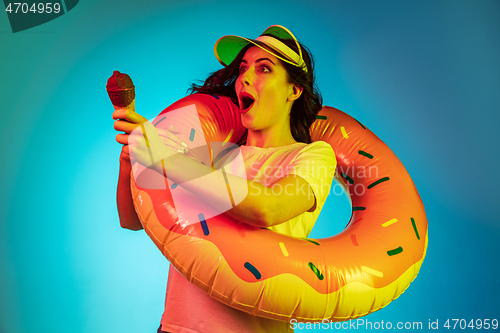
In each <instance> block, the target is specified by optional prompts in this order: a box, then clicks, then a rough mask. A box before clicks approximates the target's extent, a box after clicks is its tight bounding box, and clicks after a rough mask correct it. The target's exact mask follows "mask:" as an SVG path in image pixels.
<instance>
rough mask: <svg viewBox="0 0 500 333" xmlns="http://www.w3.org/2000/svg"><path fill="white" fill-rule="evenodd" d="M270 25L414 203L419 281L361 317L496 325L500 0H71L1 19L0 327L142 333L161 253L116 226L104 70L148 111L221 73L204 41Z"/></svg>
mask: <svg viewBox="0 0 500 333" xmlns="http://www.w3.org/2000/svg"><path fill="white" fill-rule="evenodd" d="M271 24H282V25H284V26H286V27H288V28H289V29H291V30H292V31H293V32H294V33H295V34H296V35H297V37H298V38H299V39H300V40H301V41H302V42H303V43H304V44H306V45H307V46H308V47H309V48H310V49H311V51H312V52H313V54H314V56H315V58H316V63H317V79H318V85H319V87H320V89H321V90H322V93H323V97H324V103H325V104H326V105H331V106H334V107H337V108H340V109H342V110H344V111H346V112H347V113H349V114H351V115H352V116H354V117H356V118H357V119H359V120H360V121H362V122H363V123H364V124H365V125H366V126H368V127H369V128H370V129H371V130H372V131H373V132H374V133H376V134H377V135H378V136H379V137H380V138H381V139H382V140H384V141H385V142H386V143H387V144H388V145H389V147H391V148H392V149H393V150H394V152H395V153H396V155H397V156H398V157H399V158H400V159H401V161H402V162H403V164H404V165H405V166H406V168H407V170H408V172H409V173H410V175H411V176H412V178H413V180H414V182H415V185H416V186H417V189H418V190H419V193H420V195H421V197H422V200H423V202H424V205H425V207H426V212H427V217H428V220H429V247H428V253H427V257H426V259H425V261H424V264H423V266H422V269H421V271H420V274H419V276H418V277H417V279H416V280H415V281H414V282H413V283H412V284H411V286H410V288H409V289H408V290H407V291H406V292H405V293H404V294H402V295H401V296H400V297H399V299H397V300H396V301H394V302H393V303H391V304H389V305H388V306H387V307H386V308H384V309H382V310H380V311H378V312H376V313H374V314H372V315H369V316H368V317H366V318H365V319H366V320H369V321H371V322H380V321H381V320H384V322H388V321H390V322H392V323H393V324H394V325H395V324H396V323H397V322H399V321H401V322H407V321H409V322H414V321H415V322H422V323H423V325H424V327H427V325H428V321H429V319H430V320H432V321H435V320H436V319H439V324H440V326H442V324H443V323H444V321H445V320H446V319H448V318H458V319H462V318H463V319H467V320H468V321H469V320H470V319H492V318H497V319H500V310H499V309H500V301H499V298H500V279H499V273H500V270H499V267H498V264H497V260H498V259H499V252H500V251H499V247H498V244H499V242H500V237H499V235H500V218H499V211H498V207H499V204H500V200H499V195H498V189H499V186H500V177H499V175H498V166H499V162H500V159H499V148H498V144H499V143H500V136H499V130H498V126H499V122H500V116H499V112H500V97H499V96H500V65H499V59H500V37H499V32H500V2H498V1H476V2H472V1H456V0H449V1H418V2H417V1H412V2H410V1H315V2H311V1H290V0H287V1H271V2H270V3H266V2H265V1H252V2H246V3H242V4H236V3H233V2H232V1H217V2H216V1H201V0H199V1H192V0H191V1H183V2H182V4H181V1H178V2H177V1H176V2H175V3H171V2H168V1H156V0H149V1H148V0H146V1H139V0H137V1H129V0H126V1H118V0H113V1H97V0H88V1H80V3H79V4H78V5H77V6H76V7H75V8H74V9H73V10H72V11H71V12H69V13H67V14H66V15H63V16H62V17H60V18H58V19H56V20H54V21H51V22H49V23H47V24H44V25H42V26H39V27H36V28H33V29H30V30H27V31H24V32H20V33H16V34H13V33H12V32H11V30H10V26H9V23H8V20H7V15H6V13H4V14H0V45H1V47H0V59H1V64H0V101H1V109H0V110H1V121H0V126H1V131H0V142H1V143H2V148H1V150H2V160H1V173H0V184H1V189H2V191H1V194H0V198H1V200H0V214H1V215H0V218H1V223H0V281H1V283H0V332H2V333H12V332H15V333H24V332H43V333H45V332H85V333H87V332H88V333H97V332H120V333H129V332H130V333H132V332H134V333H135V332H145V333H146V332H156V329H157V327H158V324H159V320H160V316H161V314H162V310H163V301H164V292H165V286H166V279H167V272H168V263H167V261H166V260H165V259H164V258H163V257H162V255H161V253H160V252H159V251H158V250H157V249H156V248H155V246H154V245H153V243H152V242H151V241H150V240H149V238H148V237H147V236H146V235H145V234H144V232H142V231H141V232H132V231H128V230H123V229H121V228H120V226H119V222H118V217H117V211H116V204H115V190H116V182H117V177H118V166H119V165H118V156H119V153H120V146H119V144H117V143H116V142H115V141H114V136H115V132H114V130H113V121H112V119H111V113H112V111H113V108H112V105H111V103H110V101H109V99H108V96H107V94H106V90H105V84H106V80H107V78H108V77H109V76H110V75H111V74H112V72H113V70H120V71H122V72H125V73H128V74H129V75H130V76H131V77H132V78H133V80H134V83H135V85H136V87H137V89H136V90H137V110H138V112H140V113H142V114H144V115H145V116H147V117H149V118H152V117H154V116H155V115H156V114H158V113H159V112H160V111H161V110H162V109H163V108H165V107H166V106H168V105H169V104H171V103H172V102H174V101H176V100H177V99H179V98H181V97H183V96H184V95H185V93H186V89H187V88H188V85H189V83H191V82H193V81H195V80H196V79H204V78H205V77H206V76H207V74H208V73H209V72H211V71H214V70H216V69H218V68H220V65H219V64H218V62H217V60H216V59H215V57H214V56H213V53H212V48H213V45H214V43H215V41H216V40H217V38H219V37H220V36H222V35H226V34H239V35H244V36H249V37H257V36H258V35H259V34H260V33H261V32H262V31H263V30H264V29H265V28H266V27H267V26H269V25H271ZM329 203H330V205H329V207H328V208H327V209H325V210H324V212H322V217H321V221H319V222H318V225H317V227H316V228H315V230H314V231H313V233H314V235H313V236H314V237H325V236H329V235H333V234H335V233H336V232H338V231H340V230H341V229H342V228H343V227H344V226H345V224H346V223H347V221H348V218H349V206H348V203H347V200H346V199H345V198H342V197H330V198H329ZM441 329H443V328H442V327H441ZM303 331H304V332H306V330H303ZM318 331H320V330H318ZM321 331H323V330H321Z"/></svg>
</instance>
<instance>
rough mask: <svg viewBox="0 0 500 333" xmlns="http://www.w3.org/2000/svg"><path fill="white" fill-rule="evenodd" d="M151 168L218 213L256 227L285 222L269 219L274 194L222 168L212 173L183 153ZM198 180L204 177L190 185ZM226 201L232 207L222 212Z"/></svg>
mask: <svg viewBox="0 0 500 333" xmlns="http://www.w3.org/2000/svg"><path fill="white" fill-rule="evenodd" d="M152 167H153V168H154V169H155V170H156V171H157V172H158V173H160V174H164V173H165V174H166V175H167V177H168V178H169V179H170V180H171V181H173V182H175V183H177V184H179V185H180V186H182V187H184V188H185V189H187V190H188V191H190V192H191V193H193V194H195V195H197V196H199V197H200V198H202V199H203V200H204V201H205V202H207V203H208V204H210V205H211V206H212V207H214V208H215V209H219V210H220V211H221V213H222V212H224V213H225V214H227V215H229V216H231V217H233V218H235V219H237V220H240V221H243V222H246V223H249V224H252V225H255V226H259V227H267V226H270V225H272V224H277V223H281V222H284V221H275V220H273V219H272V218H271V217H272V214H271V212H272V209H271V207H272V205H273V202H274V200H273V195H272V193H271V190H270V189H269V188H267V187H266V186H264V185H262V184H260V183H257V182H255V181H251V180H248V179H245V178H242V177H238V176H234V175H231V174H228V173H227V172H226V171H225V169H224V168H221V169H219V170H215V171H213V170H212V168H211V167H210V166H206V165H204V164H201V163H199V162H197V161H195V160H193V159H191V158H189V157H187V156H184V155H182V154H174V155H172V156H171V157H168V158H167V159H165V160H164V163H163V165H162V163H161V162H158V163H156V164H155V165H154V166H152ZM164 168H165V170H164ZM200 177H204V178H203V182H200V181H192V182H190V180H194V179H198V178H200ZM228 185H229V186H228ZM228 197H229V198H228ZM228 199H229V200H231V202H232V205H231V206H232V208H231V209H229V210H227V211H225V209H224V208H223V207H227V202H228Z"/></svg>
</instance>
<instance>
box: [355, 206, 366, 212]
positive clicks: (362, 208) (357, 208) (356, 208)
mask: <svg viewBox="0 0 500 333" xmlns="http://www.w3.org/2000/svg"><path fill="white" fill-rule="evenodd" d="M365 209H366V207H352V211H353V212H355V211H357V210H365Z"/></svg>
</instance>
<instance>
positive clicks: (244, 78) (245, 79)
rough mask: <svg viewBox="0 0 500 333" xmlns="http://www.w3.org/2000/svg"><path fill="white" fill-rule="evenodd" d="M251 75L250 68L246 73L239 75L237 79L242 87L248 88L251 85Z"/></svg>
mask: <svg viewBox="0 0 500 333" xmlns="http://www.w3.org/2000/svg"><path fill="white" fill-rule="evenodd" d="M251 73H252V71H251V70H250V68H248V69H247V70H246V71H244V72H243V73H241V74H240V77H239V79H240V82H241V83H242V84H243V85H245V86H249V85H251V84H252V83H253V75H251Z"/></svg>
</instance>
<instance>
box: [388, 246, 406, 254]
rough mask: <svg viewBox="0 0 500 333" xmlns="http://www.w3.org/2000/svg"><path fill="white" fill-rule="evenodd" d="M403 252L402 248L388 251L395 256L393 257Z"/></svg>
mask: <svg viewBox="0 0 500 333" xmlns="http://www.w3.org/2000/svg"><path fill="white" fill-rule="evenodd" d="M401 252H403V248H402V247H401V246H400V247H398V248H397V249H394V250H390V251H387V254H388V255H390V256H393V255H396V254H399V253H401Z"/></svg>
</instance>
